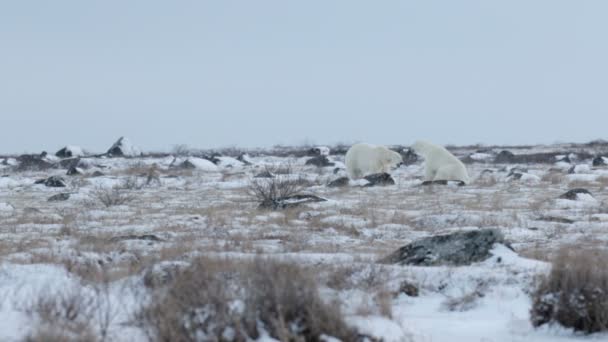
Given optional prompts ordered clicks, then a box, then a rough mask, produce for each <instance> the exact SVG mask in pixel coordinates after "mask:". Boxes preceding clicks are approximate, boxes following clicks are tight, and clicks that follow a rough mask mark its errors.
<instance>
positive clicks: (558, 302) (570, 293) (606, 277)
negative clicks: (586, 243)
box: [530, 246, 608, 333]
mask: <svg viewBox="0 0 608 342" xmlns="http://www.w3.org/2000/svg"><path fill="white" fill-rule="evenodd" d="M606 261H608V252H606V251H605V250H599V249H582V248H578V247H577V248H575V247H572V246H570V247H564V248H562V249H560V250H559V251H558V253H557V255H556V257H555V258H554V260H553V263H552V269H551V272H550V274H549V275H548V276H546V277H544V278H542V280H541V281H540V282H539V284H538V287H537V289H536V292H535V293H534V295H533V305H532V309H531V312H530V315H531V321H532V324H533V325H534V326H540V325H543V324H547V323H559V324H561V325H563V326H565V327H568V328H573V329H574V330H577V331H582V332H585V333H594V332H599V331H606V330H608V269H607V268H606V267H605V264H606Z"/></svg>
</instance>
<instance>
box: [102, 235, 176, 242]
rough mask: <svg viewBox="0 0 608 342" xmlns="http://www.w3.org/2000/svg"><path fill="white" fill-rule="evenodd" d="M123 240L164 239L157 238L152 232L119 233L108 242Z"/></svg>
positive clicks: (157, 240)
mask: <svg viewBox="0 0 608 342" xmlns="http://www.w3.org/2000/svg"><path fill="white" fill-rule="evenodd" d="M125 240H143V241H154V242H161V241H165V240H164V239H161V238H159V237H158V236H156V235H154V234H143V235H121V236H115V237H112V238H110V242H119V241H125Z"/></svg>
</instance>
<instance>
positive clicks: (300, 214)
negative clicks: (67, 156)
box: [0, 144, 608, 342]
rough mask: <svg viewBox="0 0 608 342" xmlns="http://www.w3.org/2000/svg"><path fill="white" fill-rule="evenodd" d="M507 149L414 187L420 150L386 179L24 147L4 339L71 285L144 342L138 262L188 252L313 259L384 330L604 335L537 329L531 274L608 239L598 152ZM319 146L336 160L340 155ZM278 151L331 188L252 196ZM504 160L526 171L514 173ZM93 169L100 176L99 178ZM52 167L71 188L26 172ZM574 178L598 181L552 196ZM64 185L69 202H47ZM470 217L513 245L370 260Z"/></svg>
mask: <svg viewBox="0 0 608 342" xmlns="http://www.w3.org/2000/svg"><path fill="white" fill-rule="evenodd" d="M502 149H503V148H499V147H496V148H487V149H484V150H480V151H477V150H476V149H474V148H456V149H455V150H454V151H455V153H456V155H457V156H459V157H461V158H463V159H464V158H468V159H469V160H470V161H471V163H468V164H467V168H468V170H469V173H470V175H471V179H472V180H473V181H472V183H471V184H470V185H467V186H464V187H457V186H443V185H432V186H421V175H422V174H423V172H422V170H423V169H422V168H423V166H422V164H420V163H415V164H412V165H409V166H402V167H401V168H399V169H397V170H395V171H394V172H393V173H392V176H393V177H394V179H395V181H396V185H393V186H385V187H361V186H358V185H357V184H355V183H351V185H350V186H347V187H343V188H330V187H327V186H326V184H327V183H328V182H330V181H331V180H334V179H336V178H338V177H339V176H342V175H343V173H344V172H343V170H338V171H337V174H335V173H334V168H335V167H325V168H319V167H315V166H307V165H305V162H306V160H308V159H309V158H310V157H295V156H289V154H290V153H289V150H288V149H287V150H282V151H281V153H276V154H274V155H264V154H263V153H260V152H261V151H256V152H257V153H256V154H255V156H252V157H249V161H250V162H251V165H245V164H243V163H242V162H240V161H238V160H236V159H234V158H230V157H223V158H220V160H219V161H216V164H217V165H215V164H213V163H210V162H208V161H207V160H205V159H192V160H191V164H192V166H193V167H194V169H181V168H176V167H174V166H175V165H177V164H179V163H180V162H183V161H184V160H185V158H182V159H178V160H177V162H176V161H174V158H173V157H171V156H159V157H137V158H87V159H83V161H84V162H85V164H83V170H82V171H83V172H84V173H83V174H82V175H76V176H66V175H65V173H66V170H65V169H50V170H46V171H19V172H17V171H15V170H14V167H15V166H16V165H18V162H17V161H16V160H15V159H14V158H10V157H7V158H6V159H5V161H4V162H3V163H2V165H0V176H1V177H0V260H2V264H1V266H0V340H2V341H18V340H21V339H23V338H24V337H25V336H27V335H28V334H30V333H31V332H32V331H33V330H34V329H36V328H37V327H38V326H39V325H40V324H42V323H41V322H42V321H41V319H40V317H38V316H37V314H36V313H32V307H34V306H35V303H36V301H37V300H38V299H39V298H43V297H45V296H51V295H54V294H57V293H60V292H61V291H65V290H66V289H74V288H77V289H78V293H81V295H82V296H90V297H92V298H95V300H96V301H98V302H99V303H100V304H99V305H98V307H102V308H103V311H104V312H110V313H111V315H110V316H111V319H106V321H105V323H104V322H101V319H100V318H99V317H97V316H95V318H94V319H96V320H97V319H99V320H100V322H99V323H98V324H97V323H96V324H94V326H95V329H99V330H102V329H104V327H106V328H107V329H106V330H107V336H108V340H111V341H138V340H141V341H145V340H147V338H146V336H145V335H144V334H143V332H142V331H141V330H140V329H139V328H138V327H137V326H136V325H135V324H133V323H132V321H133V316H134V314H135V313H136V312H137V310H138V308H139V305H140V304H141V303H142V301H145V299H142V298H145V292H146V291H147V290H146V287H145V286H144V285H143V281H142V277H143V274H144V273H145V271H146V270H149V269H150V268H151V267H153V266H154V265H157V266H159V265H162V264H163V263H165V264H166V263H176V262H179V263H183V264H187V263H188V261H189V260H191V259H192V258H193V257H194V256H197V255H208V256H211V257H218V258H222V257H229V258H248V257H252V256H260V255H262V256H264V257H271V258H277V259H281V260H287V261H289V262H294V263H299V264H302V265H307V266H310V267H313V268H315V269H317V270H318V274H319V277H320V278H323V277H325V278H327V279H329V278H336V277H340V278H342V279H340V281H341V282H343V283H347V285H344V284H342V285H341V286H331V283H332V282H331V281H329V280H327V279H324V280H319V281H320V283H321V285H322V289H323V291H322V293H323V295H324V296H325V297H326V299H327V300H328V301H329V300H331V299H333V298H338V299H340V300H341V303H343V304H342V305H343V311H344V313H345V315H346V320H347V322H348V323H349V324H351V325H353V326H355V327H357V328H358V329H359V330H360V331H362V332H365V333H367V334H369V335H372V336H376V337H379V338H383V339H384V340H385V341H425V342H426V341H587V340H608V335H606V334H595V335H589V336H583V335H579V334H576V333H574V332H572V331H570V330H567V329H564V328H560V327H557V326H552V327H542V328H540V329H534V328H533V327H532V326H531V324H530V321H529V309H530V305H531V302H530V296H529V293H530V291H531V290H532V284H533V282H534V280H535V277H536V276H537V275H539V274H542V273H544V272H547V270H548V269H549V264H548V263H547V262H546V260H548V259H549V258H550V256H551V253H552V252H553V251H555V250H556V249H557V248H559V247H560V246H562V245H564V244H575V245H576V246H578V247H579V248H582V247H584V246H605V245H606V240H607V239H608V234H606V232H605V231H606V230H607V229H608V208H607V206H606V203H608V202H607V201H608V192H607V191H606V187H608V167H593V166H592V165H591V159H588V158H586V159H577V156H576V155H570V156H569V157H570V158H569V161H558V159H559V158H560V157H559V156H558V157H557V158H555V162H554V163H542V164H541V163H533V164H525V165H523V164H493V163H492V160H493V158H494V156H495V155H496V154H497V153H498V152H499V151H501V150H502ZM509 150H511V151H513V152H515V153H516V154H518V153H540V152H560V153H561V152H563V154H564V156H567V155H569V154H570V153H572V152H574V153H577V152H586V153H589V154H592V155H596V154H599V153H605V152H607V150H606V145H600V146H595V145H589V146H572V145H568V144H562V145H553V146H537V147H527V148H525V149H513V148H510V149H509ZM252 155H253V154H252ZM294 155H298V154H297V153H294ZM329 158H330V160H332V161H334V162H336V166H337V167H340V166H341V165H342V161H343V155H335V154H330V156H329ZM2 160H3V158H0V162H2ZM153 165H155V166H153ZM286 165H290V170H288V171H289V172H290V174H289V175H279V177H298V178H303V179H305V184H306V188H305V192H306V193H311V194H315V195H317V196H321V197H323V198H326V199H328V201H326V202H319V203H314V204H304V205H301V206H299V207H296V208H291V209H287V210H282V211H262V210H258V209H257V205H258V203H256V202H255V201H254V200H253V199H252V197H251V196H250V195H249V194H248V187H249V184H250V182H251V181H252V179H253V177H254V175H256V174H258V173H260V172H262V171H264V170H265V169H266V168H271V169H273V170H275V171H281V170H276V169H277V168H279V169H286V168H285V166H286ZM572 166H576V167H575V168H574V169H573V170H571V171H570V172H571V173H569V170H570V169H571V168H572ZM84 167H87V168H86V169H84ZM514 167H522V168H525V169H527V170H526V171H522V170H519V171H520V174H521V176H513V175H510V171H511V169H512V168H514ZM95 171H100V172H102V173H103V175H101V176H97V177H93V176H92V175H93V173H94V172H95ZM277 173H279V172H277ZM53 175H57V176H61V177H63V178H64V179H65V180H66V182H67V187H65V188H52V187H46V186H45V185H43V184H34V182H35V181H36V180H38V179H41V178H47V177H49V176H53ZM157 176H158V178H157ZM148 180H150V181H149V182H148ZM112 187H119V188H120V191H119V194H118V195H116V196H122V197H124V203H122V204H117V205H111V206H106V205H104V204H103V203H102V202H101V200H100V199H101V198H102V196H103V195H104V194H107V193H108V192H110V189H111V188H112ZM572 188H585V189H587V190H589V191H590V192H591V194H592V196H580V197H579V198H578V199H577V200H567V199H558V196H559V195H561V194H562V193H564V192H566V191H567V190H569V189H572ZM66 192H67V193H70V198H69V199H68V200H66V201H56V202H55V201H52V202H50V201H47V199H48V198H49V197H50V196H52V195H56V194H59V193H66ZM479 228H497V229H499V230H500V231H502V232H503V233H504V235H505V236H506V238H507V239H508V240H509V241H510V242H511V243H512V246H513V248H514V251H511V250H509V249H507V248H505V247H503V246H501V245H497V246H496V248H495V249H494V257H492V258H491V259H488V260H486V261H484V262H481V263H477V264H473V265H471V266H463V267H414V266H390V265H380V264H377V263H376V262H375V261H376V260H377V259H379V258H380V257H382V256H385V255H387V254H388V253H390V252H392V251H393V250H395V249H396V248H398V247H401V246H403V245H405V244H407V243H409V242H411V241H413V240H416V239H419V238H421V237H426V236H432V235H436V234H442V233H448V232H452V231H457V230H464V229H479ZM99 269H103V271H104V272H103V274H104V277H103V279H101V280H100V279H99V277H98V274H99ZM92 275H95V276H92ZM404 281H407V282H409V283H412V284H416V286H418V288H419V289H420V294H419V296H417V297H410V296H407V295H405V294H398V291H397V290H398V289H399V286H400V284H401V283H402V282H404ZM387 293H388V294H390V295H388V296H387V295H386V294H387ZM387 298H388V299H387Z"/></svg>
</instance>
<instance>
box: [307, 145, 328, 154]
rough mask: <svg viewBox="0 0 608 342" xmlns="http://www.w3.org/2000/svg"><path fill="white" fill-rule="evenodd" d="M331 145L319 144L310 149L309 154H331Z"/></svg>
mask: <svg viewBox="0 0 608 342" xmlns="http://www.w3.org/2000/svg"><path fill="white" fill-rule="evenodd" d="M329 151H330V150H329V147H327V146H317V147H313V148H311V149H310V150H308V155H309V156H328V155H329Z"/></svg>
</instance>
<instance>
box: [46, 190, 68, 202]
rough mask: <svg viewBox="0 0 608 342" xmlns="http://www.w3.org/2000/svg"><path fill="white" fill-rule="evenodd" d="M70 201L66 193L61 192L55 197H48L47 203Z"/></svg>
mask: <svg viewBox="0 0 608 342" xmlns="http://www.w3.org/2000/svg"><path fill="white" fill-rule="evenodd" d="M69 199H70V194H69V193H67V192H63V193H60V194H57V195H53V196H51V197H49V198H48V199H47V201H49V202H61V201H67V200H69Z"/></svg>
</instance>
